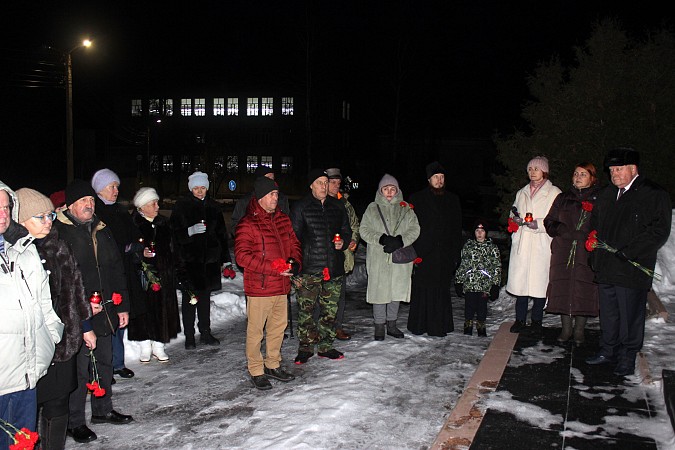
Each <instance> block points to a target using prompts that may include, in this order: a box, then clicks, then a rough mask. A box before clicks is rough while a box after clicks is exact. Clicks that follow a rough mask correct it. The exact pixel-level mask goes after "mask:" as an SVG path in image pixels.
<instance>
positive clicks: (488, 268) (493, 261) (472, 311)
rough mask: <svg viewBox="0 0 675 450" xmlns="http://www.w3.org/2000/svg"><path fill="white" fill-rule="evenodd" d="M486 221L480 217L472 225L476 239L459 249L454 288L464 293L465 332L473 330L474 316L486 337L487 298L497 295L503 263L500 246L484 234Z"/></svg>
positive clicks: (458, 292)
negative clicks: (459, 258)
mask: <svg viewBox="0 0 675 450" xmlns="http://www.w3.org/2000/svg"><path fill="white" fill-rule="evenodd" d="M486 225H487V222H486V221H484V220H482V219H479V220H477V221H476V223H475V225H474V237H475V239H469V240H468V241H466V244H464V248H462V260H461V262H460V264H459V268H458V269H457V273H456V275H455V289H456V290H457V294H458V295H459V296H460V297H461V296H462V293H463V294H464V334H467V335H471V334H472V333H473V318H474V315H475V316H476V331H477V332H478V336H487V332H486V331H485V318H486V317H487V302H488V299H490V300H495V299H497V297H498V296H499V285H500V283H501V276H502V266H501V259H500V257H499V249H498V248H497V246H496V245H495V244H493V243H492V240H491V239H490V238H488V237H487V229H486Z"/></svg>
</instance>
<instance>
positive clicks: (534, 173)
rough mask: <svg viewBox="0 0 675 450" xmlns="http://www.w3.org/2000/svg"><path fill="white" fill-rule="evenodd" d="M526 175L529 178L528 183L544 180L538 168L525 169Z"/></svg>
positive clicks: (542, 173)
mask: <svg viewBox="0 0 675 450" xmlns="http://www.w3.org/2000/svg"><path fill="white" fill-rule="evenodd" d="M527 175H528V176H529V177H530V181H534V182H537V181H541V180H543V179H544V172H542V171H541V169H540V168H539V167H533V166H530V167H528V168H527Z"/></svg>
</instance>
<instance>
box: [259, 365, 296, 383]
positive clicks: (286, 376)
mask: <svg viewBox="0 0 675 450" xmlns="http://www.w3.org/2000/svg"><path fill="white" fill-rule="evenodd" d="M265 375H267V377H268V378H274V379H275V380H279V381H283V382H286V381H293V380H295V375H293V374H292V373H288V372H286V371H285V370H284V369H282V368H281V367H277V368H276V369H268V368H267V367H265Z"/></svg>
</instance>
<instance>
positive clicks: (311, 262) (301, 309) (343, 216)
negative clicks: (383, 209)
mask: <svg viewBox="0 0 675 450" xmlns="http://www.w3.org/2000/svg"><path fill="white" fill-rule="evenodd" d="M307 181H308V183H309V188H310V190H311V192H310V193H309V194H307V196H305V197H304V198H303V199H301V200H299V201H298V202H297V203H296V204H295V205H294V207H293V210H292V211H291V222H292V224H293V230H294V231H295V234H296V236H297V237H298V240H299V241H300V243H301V244H302V253H303V257H302V273H301V275H300V277H299V279H298V280H297V281H296V284H295V287H296V294H297V300H298V339H299V341H300V345H299V349H298V356H297V357H296V358H295V363H296V364H304V363H306V362H307V360H309V358H311V357H312V356H313V355H314V346H315V345H316V346H317V347H318V354H319V356H320V357H322V358H329V359H342V358H344V355H343V353H342V352H339V351H337V350H336V349H334V348H333V341H334V340H335V329H334V324H335V314H336V313H337V305H338V300H339V299H340V291H341V289H342V277H343V276H344V254H343V253H342V249H343V246H345V245H346V244H345V242H347V243H349V242H351V238H352V231H351V228H350V227H349V219H348V217H347V211H346V210H345V207H344V205H343V204H342V202H341V201H340V200H338V199H336V198H333V197H330V196H328V176H327V175H326V172H324V171H323V170H320V169H315V170H312V171H311V172H310V173H309V176H308V179H307ZM317 304H318V306H319V310H320V313H319V320H318V322H317V321H315V320H314V318H313V313H314V309H315V308H316V306H317Z"/></svg>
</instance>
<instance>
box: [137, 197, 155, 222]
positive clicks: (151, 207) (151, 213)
mask: <svg viewBox="0 0 675 450" xmlns="http://www.w3.org/2000/svg"><path fill="white" fill-rule="evenodd" d="M140 211H141V212H142V213H143V215H144V216H145V217H147V218H148V219H154V218H155V217H157V215H158V214H159V202H158V201H157V200H153V201H151V202H148V203H146V204H145V205H143V206H141V207H140Z"/></svg>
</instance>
